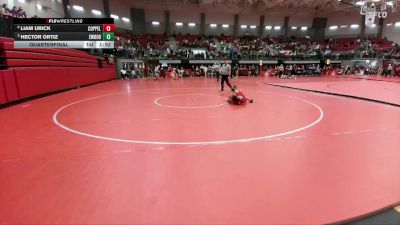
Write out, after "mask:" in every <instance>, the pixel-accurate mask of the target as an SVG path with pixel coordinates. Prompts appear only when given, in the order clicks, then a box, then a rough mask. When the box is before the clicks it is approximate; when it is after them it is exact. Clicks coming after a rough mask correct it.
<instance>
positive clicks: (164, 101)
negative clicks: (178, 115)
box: [154, 94, 227, 109]
mask: <svg viewBox="0 0 400 225" xmlns="http://www.w3.org/2000/svg"><path fill="white" fill-rule="evenodd" d="M154 104H156V105H158V106H161V107H169V108H181V109H199V108H214V107H220V106H224V105H226V104H227V102H226V97H224V96H219V95H208V94H183V95H170V96H163V97H158V98H156V99H155V100H154Z"/></svg>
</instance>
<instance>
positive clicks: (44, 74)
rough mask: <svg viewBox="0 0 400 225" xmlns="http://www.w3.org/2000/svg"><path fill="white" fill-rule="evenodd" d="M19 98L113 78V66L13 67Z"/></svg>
mask: <svg viewBox="0 0 400 225" xmlns="http://www.w3.org/2000/svg"><path fill="white" fill-rule="evenodd" d="M14 70H15V75H16V78H17V80H18V86H19V90H20V94H21V98H27V97H31V96H35V95H40V94H45V93H49V92H53V91H58V90H63V89H67V88H72V87H77V86H82V85H88V84H93V83H97V82H101V81H107V80H112V79H114V78H115V69H114V68H15V69H14Z"/></svg>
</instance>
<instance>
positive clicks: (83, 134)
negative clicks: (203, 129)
mask: <svg viewBox="0 0 400 225" xmlns="http://www.w3.org/2000/svg"><path fill="white" fill-rule="evenodd" d="M259 92H262V93H269V92H266V91H259ZM271 93H272V92H271ZM119 94H125V93H124V92H119V93H113V94H107V95H100V96H96V97H91V98H86V99H82V100H79V101H75V102H72V103H69V104H67V105H64V106H62V107H61V108H59V109H58V110H57V111H56V112H55V113H54V114H53V122H54V124H56V125H57V126H59V127H60V128H62V129H64V130H66V131H68V132H71V133H74V134H77V135H81V136H86V137H90V138H96V139H101V140H107V141H115V142H124V143H135V144H149V145H218V144H231V143H244V142H252V141H258V140H265V139H271V138H276V137H282V136H286V135H289V134H294V133H298V132H300V131H303V130H306V129H309V128H311V127H313V126H315V125H317V124H318V123H320V122H321V121H322V119H323V118H324V111H323V109H322V108H321V107H320V106H319V105H317V104H315V103H313V102H311V101H308V100H305V99H302V98H298V97H293V96H290V95H283V94H277V93H272V94H276V95H282V96H286V97H289V98H292V99H296V100H298V101H302V102H304V103H307V104H309V105H311V106H313V107H315V108H316V109H318V111H319V117H318V118H317V119H316V120H315V121H313V122H311V123H309V124H307V125H306V126H303V127H300V128H297V129H294V130H290V131H286V132H282V133H277V134H272V135H266V136H259V137H252V138H243V139H234V140H216V141H195V142H173V141H142V140H130V139H120V138H112V137H105V136H100V135H95V134H89V133H84V132H81V131H77V130H74V129H72V128H69V127H67V126H65V125H64V124H62V123H61V122H60V121H59V120H58V115H59V114H60V112H61V111H63V110H64V109H66V108H68V107H70V106H72V105H76V104H78V103H81V102H85V101H90V100H93V99H98V98H103V97H107V96H113V95H119Z"/></svg>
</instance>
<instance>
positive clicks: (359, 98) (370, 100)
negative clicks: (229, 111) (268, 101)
mask: <svg viewBox="0 0 400 225" xmlns="http://www.w3.org/2000/svg"><path fill="white" fill-rule="evenodd" d="M265 84H267V85H270V86H273V87H281V88H288V89H293V90H298V91H307V92H314V93H318V94H326V95H335V96H340V97H346V98H353V99H358V100H362V101H368V102H375V103H381V104H385V105H390V106H395V107H400V104H396V103H392V102H385V101H381V100H376V99H371V98H364V97H360V96H354V95H346V94H339V93H332V92H326V91H317V90H310V89H304V88H297V87H289V86H284V85H279V84H272V83H265Z"/></svg>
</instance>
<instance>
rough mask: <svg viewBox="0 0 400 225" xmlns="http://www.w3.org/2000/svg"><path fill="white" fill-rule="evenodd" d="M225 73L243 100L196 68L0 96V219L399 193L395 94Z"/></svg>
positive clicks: (190, 216)
mask: <svg viewBox="0 0 400 225" xmlns="http://www.w3.org/2000/svg"><path fill="white" fill-rule="evenodd" d="M232 83H235V84H237V85H238V86H239V87H240V88H241V89H242V90H243V91H244V93H245V94H247V95H248V96H249V97H251V98H254V99H255V103H254V104H249V105H245V106H232V105H227V104H225V99H226V97H227V96H228V94H229V93H228V92H226V93H224V94H220V93H218V90H219V89H218V83H217V81H216V80H213V79H203V78H200V79H183V80H178V81H173V80H161V81H152V80H133V81H112V82H107V83H102V84H98V85H95V86H91V87H87V88H83V89H78V90H75V91H69V92H65V93H62V94H57V95H54V96H50V97H45V98H41V99H38V100H34V101H30V102H27V103H23V104H20V105H16V106H13V107H9V108H5V109H2V110H0V121H1V125H0V136H1V138H0V146H1V150H0V183H1V185H0V199H1V201H0V209H1V210H0V223H1V224H151V223H153V224H324V223H333V222H338V221H346V220H349V219H354V218H358V217H360V216H363V215H366V214H369V213H372V212H376V211H377V210H380V209H383V208H385V207H388V206H391V205H393V204H395V203H399V202H400V189H399V188H398V187H399V186H400V177H399V175H398V171H400V163H399V158H400V151H399V150H398V146H400V110H399V108H397V107H392V106H387V105H384V104H378V103H372V102H365V101H360V100H355V99H349V98H343V97H337V96H328V95H320V94H314V93H308V92H303V91H297V90H290V89H284V88H279V87H272V86H267V85H258V84H254V83H252V81H249V82H246V80H240V81H232ZM360 84H361V83H360ZM380 94H381V93H380V92H378V93H376V95H377V96H379V95H380Z"/></svg>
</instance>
